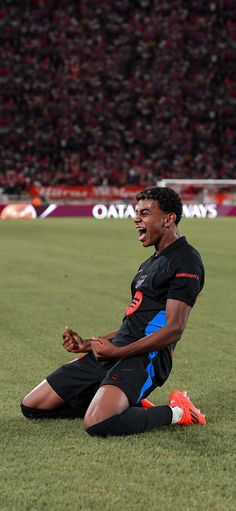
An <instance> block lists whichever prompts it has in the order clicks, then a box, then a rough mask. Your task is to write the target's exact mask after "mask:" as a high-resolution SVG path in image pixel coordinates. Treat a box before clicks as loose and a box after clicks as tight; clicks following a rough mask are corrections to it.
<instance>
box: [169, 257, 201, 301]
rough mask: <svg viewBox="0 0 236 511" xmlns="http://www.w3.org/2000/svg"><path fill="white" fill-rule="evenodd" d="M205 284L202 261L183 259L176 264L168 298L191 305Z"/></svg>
mask: <svg viewBox="0 0 236 511" xmlns="http://www.w3.org/2000/svg"><path fill="white" fill-rule="evenodd" d="M203 285H204V268H203V265H202V263H201V261H196V260H194V258H193V259H192V260H188V261H184V260H183V261H181V262H180V263H179V264H178V266H177V265H176V268H175V271H174V275H173V278H172V279H171V282H170V286H169V290H168V293H167V300H168V299H170V298H171V299H173V300H179V301H180V302H185V303H186V304H187V305H190V307H193V305H194V304H195V301H196V298H197V295H198V294H199V293H200V291H201V289H202V288H203Z"/></svg>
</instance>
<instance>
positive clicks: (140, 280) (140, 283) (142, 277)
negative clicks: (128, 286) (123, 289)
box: [135, 275, 147, 288]
mask: <svg viewBox="0 0 236 511" xmlns="http://www.w3.org/2000/svg"><path fill="white" fill-rule="evenodd" d="M146 277H147V275H140V277H139V279H138V280H137V282H136V284H135V288H137V287H140V286H141V285H142V284H143V283H144V281H145V279H146Z"/></svg>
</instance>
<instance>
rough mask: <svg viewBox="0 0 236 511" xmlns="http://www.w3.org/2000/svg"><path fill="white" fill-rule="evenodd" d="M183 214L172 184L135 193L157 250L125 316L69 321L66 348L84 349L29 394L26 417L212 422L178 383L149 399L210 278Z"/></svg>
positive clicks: (138, 424) (98, 428)
mask: <svg viewBox="0 0 236 511" xmlns="http://www.w3.org/2000/svg"><path fill="white" fill-rule="evenodd" d="M181 216H182V203H181V200H180V197H179V196H178V194H177V193H176V192H175V191H174V190H172V189H170V188H160V187H154V188H148V189H146V190H144V191H142V192H140V193H139V194H138V195H137V206H136V216H135V219H134V222H135V226H136V229H137V232H138V239H139V241H140V242H141V243H142V245H143V247H150V246H154V248H155V252H154V254H153V255H152V256H151V257H149V258H148V259H147V260H146V261H145V262H144V263H142V264H141V266H140V267H139V269H138V272H137V274H136V275H135V277H134V279H133V281H132V284H131V291H132V301H131V303H130V304H129V305H128V306H127V308H126V313H125V317H124V319H123V322H122V324H121V326H120V328H119V330H117V331H116V332H111V333H109V334H106V335H104V336H97V337H93V338H92V339H82V337H81V336H80V335H78V334H76V333H75V332H73V331H72V330H70V329H68V328H66V329H65V331H64V333H63V344H64V347H65V349H66V350H67V351H69V352H72V353H84V354H83V355H81V356H80V357H79V358H77V359H76V360H73V361H72V362H69V363H67V364H65V365H63V366H62V367H60V368H59V369H57V370H56V371H54V372H53V373H52V374H50V375H49V376H48V377H47V378H46V379H45V380H44V381H43V382H41V383H40V384H39V385H38V386H37V387H35V388H34V389H33V390H32V391H31V392H30V393H29V394H28V395H27V396H26V397H25V398H24V399H23V401H22V402H21V409H22V412H23V414H24V415H25V416H26V417H29V418H58V417H61V418H63V417H83V418H84V426H85V429H86V431H87V432H88V433H89V434H90V435H98V436H108V435H126V434H128V435H130V434H133V433H140V432H144V431H148V430H150V429H153V428H156V427H158V426H164V425H171V424H180V425H192V424H196V423H198V424H205V423H206V419H205V416H204V415H203V414H201V412H200V410H198V409H197V408H196V407H195V406H194V405H193V404H192V403H191V401H190V399H189V398H188V396H187V393H186V392H180V391H178V390H175V391H173V392H172V393H171V394H170V398H169V402H168V404H167V405H164V406H151V405H150V402H148V401H147V400H146V397H147V396H148V395H149V394H150V393H151V392H152V391H153V390H154V389H155V388H156V387H160V386H162V385H163V384H164V382H165V381H166V379H167V378H168V376H169V374H170V371H171V367H172V355H173V351H174V349H175V347H176V344H177V343H178V342H179V340H180V338H181V336H182V334H183V332H184V330H185V327H186V324H187V321H188V317H189V314H190V311H191V309H192V307H193V305H194V303H195V301H196V298H197V296H198V294H199V292H200V291H201V289H202V287H203V284H204V267H203V264H202V260H201V257H200V255H199V253H198V252H197V250H195V248H193V247H192V246H191V245H189V244H188V242H187V241H186V239H185V237H184V236H181V235H180V233H179V230H178V223H179V221H180V219H181Z"/></svg>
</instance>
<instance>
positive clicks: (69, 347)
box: [62, 327, 116, 353]
mask: <svg viewBox="0 0 236 511" xmlns="http://www.w3.org/2000/svg"><path fill="white" fill-rule="evenodd" d="M115 335H116V331H115V332H110V333H109V334H106V335H104V336H102V337H100V338H101V339H105V340H106V341H110V340H111V339H113V337H115ZM62 337H63V346H64V348H65V349H66V351H69V352H70V353H88V352H89V351H91V350H92V348H91V339H83V338H82V337H81V336H80V335H79V334H77V333H76V332H74V331H73V330H71V329H70V328H68V327H66V328H65V330H64V332H63V335H62Z"/></svg>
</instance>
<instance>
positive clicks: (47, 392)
mask: <svg viewBox="0 0 236 511" xmlns="http://www.w3.org/2000/svg"><path fill="white" fill-rule="evenodd" d="M22 403H23V405H24V406H28V407H30V408H40V409H43V410H53V409H54V408H58V407H59V406H61V405H63V404H64V400H63V399H62V398H61V397H60V396H59V395H58V394H57V393H56V392H55V390H53V388H52V387H51V386H50V385H49V383H48V382H47V380H43V381H42V382H41V383H40V384H39V385H37V387H35V388H34V389H33V390H31V392H30V393H29V394H27V396H25V397H24V399H23V400H22Z"/></svg>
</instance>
